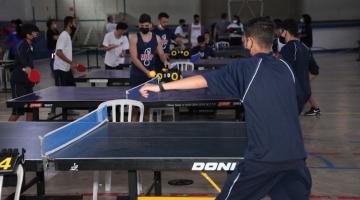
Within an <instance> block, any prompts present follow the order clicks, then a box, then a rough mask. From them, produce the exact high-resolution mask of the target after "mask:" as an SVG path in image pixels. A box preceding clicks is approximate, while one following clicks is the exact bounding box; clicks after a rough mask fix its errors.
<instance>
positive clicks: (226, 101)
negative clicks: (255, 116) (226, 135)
mask: <svg viewBox="0 0 360 200" xmlns="http://www.w3.org/2000/svg"><path fill="white" fill-rule="evenodd" d="M129 89H131V88H130V87H126V86H121V87H102V88H101V87H49V88H45V89H42V90H39V91H36V92H33V93H31V94H28V95H25V96H21V97H18V98H15V99H11V100H8V101H7V102H6V105H7V107H10V108H32V109H33V112H34V120H39V109H40V108H51V107H52V106H55V107H58V108H62V109H63V115H62V117H63V120H67V110H69V109H79V110H93V109H95V108H97V106H98V105H100V104H101V103H102V102H105V101H109V100H114V99H127V95H126V91H127V90H129ZM138 89H139V88H138ZM138 89H137V90H136V91H138ZM128 98H129V99H133V100H138V101H141V102H143V103H144V105H145V107H148V108H159V107H174V108H180V107H197V108H205V109H219V108H221V109H235V110H236V111H238V112H240V108H241V103H240V100H239V99H240V97H237V96H227V95H211V94H209V93H208V91H207V90H206V89H197V90H182V91H166V92H162V93H153V94H152V95H151V96H150V97H149V98H143V97H142V96H140V95H139V94H137V95H135V96H132V97H128ZM237 114H239V113H237Z"/></svg>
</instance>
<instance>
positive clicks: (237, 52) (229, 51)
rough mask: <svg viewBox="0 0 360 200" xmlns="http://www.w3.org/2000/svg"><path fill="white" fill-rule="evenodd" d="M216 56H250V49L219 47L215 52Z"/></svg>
mask: <svg viewBox="0 0 360 200" xmlns="http://www.w3.org/2000/svg"><path fill="white" fill-rule="evenodd" d="M214 54H215V57H223V58H246V57H250V52H249V50H247V49H245V48H244V47H242V46H241V47H240V46H237V47H231V46H230V47H229V48H222V49H218V50H216V51H215V52H214Z"/></svg>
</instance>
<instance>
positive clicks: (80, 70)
mask: <svg viewBox="0 0 360 200" xmlns="http://www.w3.org/2000/svg"><path fill="white" fill-rule="evenodd" d="M77 70H78V72H85V71H86V67H85V65H83V64H78V65H77Z"/></svg>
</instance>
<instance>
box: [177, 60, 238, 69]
mask: <svg viewBox="0 0 360 200" xmlns="http://www.w3.org/2000/svg"><path fill="white" fill-rule="evenodd" d="M237 60H238V58H208V59H200V60H198V61H194V62H193V63H194V68H195V69H199V68H201V67H202V68H205V69H216V68H220V67H224V66H226V65H228V64H231V63H233V62H235V61H237ZM177 61H188V60H184V59H178V60H170V62H177Z"/></svg>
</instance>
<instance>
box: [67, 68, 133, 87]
mask: <svg viewBox="0 0 360 200" xmlns="http://www.w3.org/2000/svg"><path fill="white" fill-rule="evenodd" d="M74 80H75V82H76V83H84V82H89V83H90V84H91V86H95V85H96V83H106V84H107V85H109V86H114V85H126V84H129V83H130V70H94V71H91V72H88V73H86V74H82V75H80V76H77V77H74Z"/></svg>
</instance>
